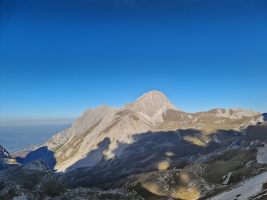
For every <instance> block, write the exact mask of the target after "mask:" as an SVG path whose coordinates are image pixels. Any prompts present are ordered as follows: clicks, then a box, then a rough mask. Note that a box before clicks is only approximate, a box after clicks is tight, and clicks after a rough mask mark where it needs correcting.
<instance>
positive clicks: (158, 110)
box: [126, 90, 176, 123]
mask: <svg viewBox="0 0 267 200" xmlns="http://www.w3.org/2000/svg"><path fill="white" fill-rule="evenodd" d="M126 107H127V108H129V109H131V110H134V111H135V112H137V113H138V114H140V115H141V116H143V117H145V118H146V119H149V120H150V121H152V122H153V123H159V122H161V121H162V114H163V113H164V112H166V110H169V109H173V110H176V108H175V106H174V105H173V104H172V103H171V102H170V101H169V99H168V98H167V97H166V96H165V95H164V93H162V92H160V91H157V90H153V91H150V92H147V93H145V94H143V95H142V96H141V97H139V98H138V99H137V100H136V101H135V102H134V103H131V104H127V105H126Z"/></svg>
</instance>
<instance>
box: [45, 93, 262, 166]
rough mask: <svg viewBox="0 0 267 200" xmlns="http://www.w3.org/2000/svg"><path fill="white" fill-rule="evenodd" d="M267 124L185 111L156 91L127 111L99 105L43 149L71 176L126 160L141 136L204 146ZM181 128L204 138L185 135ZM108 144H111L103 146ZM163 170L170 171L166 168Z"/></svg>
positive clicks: (240, 115) (247, 115)
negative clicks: (168, 136)
mask: <svg viewBox="0 0 267 200" xmlns="http://www.w3.org/2000/svg"><path fill="white" fill-rule="evenodd" d="M262 120H263V117H262V115H261V114H260V113H257V112H253V111H246V110H241V109H229V110H226V109H214V110H210V111H207V112H198V113H187V112H183V111H181V110H179V109H177V108H176V107H175V106H174V105H173V104H172V103H171V102H170V101H169V100H168V98H167V97H166V96H165V95H164V94H163V93H162V92H160V91H151V92H148V93H145V94H144V95H142V96H141V97H140V98H138V99H137V100H136V101H134V102H133V103H129V104H126V105H125V106H123V107H122V108H112V107H108V106H100V107H97V108H95V109H91V110H88V111H86V112H85V113H84V114H83V115H82V116H81V117H80V118H78V119H77V120H76V121H75V122H74V123H73V125H72V126H71V127H70V128H68V129H66V130H64V131H62V132H60V133H58V134H56V135H55V136H53V137H52V138H50V139H49V140H48V141H47V142H46V143H45V144H44V145H43V146H47V147H48V149H49V150H51V151H53V152H54V157H55V159H56V165H55V169H56V170H57V171H70V170H74V169H77V168H81V167H94V166H96V165H97V164H99V163H101V162H102V161H107V160H113V159H118V158H120V157H121V158H123V157H124V155H123V154H124V153H125V152H124V149H125V148H126V146H127V145H130V144H133V143H134V142H135V139H136V137H134V136H136V135H142V134H145V133H148V132H153V133H154V132H167V131H177V135H179V137H180V138H182V139H183V140H186V141H187V142H188V143H192V144H194V145H197V146H199V147H205V146H206V145H207V143H209V142H211V141H212V139H211V138H210V137H209V135H210V134H212V133H214V132H216V131H217V130H220V129H223V130H240V129H243V128H246V127H247V126H248V125H253V124H257V123H259V122H261V121H262ZM180 129H181V130H184V129H194V130H198V131H200V132H201V133H200V134H199V135H197V136H196V135H193V136H192V135H190V134H189V135H186V136H181V134H180V133H179V130H180ZM105 140H108V142H107V143H105V145H104V144H102V146H101V147H99V144H101V143H102V142H103V141H105ZM158 168H168V167H167V165H166V164H162V165H160V166H158Z"/></svg>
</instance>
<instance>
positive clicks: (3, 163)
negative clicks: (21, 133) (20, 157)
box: [0, 145, 18, 171]
mask: <svg viewBox="0 0 267 200" xmlns="http://www.w3.org/2000/svg"><path fill="white" fill-rule="evenodd" d="M17 164H18V163H17V162H16V160H15V159H14V158H13V157H12V156H11V155H10V154H9V152H8V151H7V150H6V149H5V148H4V147H2V146H1V145H0V171H1V170H3V169H6V168H8V167H10V166H13V165H17Z"/></svg>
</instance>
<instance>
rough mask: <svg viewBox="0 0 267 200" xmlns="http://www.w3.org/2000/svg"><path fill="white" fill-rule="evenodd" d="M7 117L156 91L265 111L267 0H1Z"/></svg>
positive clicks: (63, 113)
mask: <svg viewBox="0 0 267 200" xmlns="http://www.w3.org/2000/svg"><path fill="white" fill-rule="evenodd" d="M0 12H1V16H0V17H1V20H0V23H1V24H0V119H10V120H15V119H54V118H74V117H77V116H79V115H80V113H81V112H83V111H84V110H85V109H87V108H92V107H96V106H98V105H103V104H105V105H110V106H116V107H118V106H122V105H123V104H124V103H127V102H131V101H134V100H135V99H136V98H137V97H139V96H140V95H142V94H143V93H144V92H147V91H149V90H153V89H157V90H161V91H163V92H164V93H165V94H166V95H167V96H168V97H169V98H170V100H171V101H172V102H173V103H174V104H175V105H176V106H177V107H178V108H180V109H182V110H185V111H188V112H195V111H203V110H208V109H210V108H214V107H226V108H230V107H234V108H236V107H241V108H249V109H254V110H257V111H260V112H266V111H267V89H266V85H267V84H266V77H267V76H266V75H267V26H266V24H267V2H266V1H264V0H262V1H260V0H242V1H241V0H231V1H230V0H229V1H227V0H224V1H213V0H168V1H165V0H161V1H160V0H102V1H99V0H88V1H85V0H76V1H74V0H72V1H68V0H65V1H62V0H53V1H52V0H46V1H44V0H39V1H33V0H31V1H30V0H24V1H21V0H13V1H9V0H0Z"/></svg>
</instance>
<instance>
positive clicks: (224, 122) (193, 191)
mask: <svg viewBox="0 0 267 200" xmlns="http://www.w3.org/2000/svg"><path fill="white" fill-rule="evenodd" d="M264 120H266V115H265V114H262V113H258V112H254V111H250V110H244V109H221V108H218V109H212V110H209V111H206V112H197V113H187V112H184V111H182V110H180V109H178V108H176V107H175V106H174V105H173V104H172V103H171V102H170V101H169V100H168V98H167V97H166V96H165V95H164V94H163V93H162V92H160V91H151V92H148V93H146V94H144V95H143V96H141V97H140V98H138V99H137V100H136V101H135V102H133V103H129V104H126V105H125V106H123V107H122V108H112V107H108V106H100V107H97V108H95V109H90V110H87V111H86V112H84V114H83V115H82V116H81V117H80V118H78V119H77V120H76V121H75V122H74V123H73V124H72V126H71V127H70V128H68V129H66V130H64V131H62V132H60V133H58V134H56V135H54V136H53V137H52V138H50V139H49V140H48V141H47V142H46V143H44V144H43V145H41V146H40V147H38V148H36V149H34V150H32V151H31V152H29V153H28V154H27V155H26V156H25V157H23V158H17V161H18V162H19V163H15V164H16V167H17V170H14V171H12V170H11V168H9V170H10V172H9V173H8V174H5V175H2V176H1V180H2V182H3V185H4V186H3V187H7V186H6V185H9V186H10V184H11V183H12V184H13V185H14V184H17V185H20V186H19V187H20V189H16V191H17V190H18V191H20V192H21V193H23V192H24V193H25V195H26V193H31V192H30V191H29V189H28V190H27V188H26V189H25V185H24V183H21V180H20V181H18V180H17V179H16V178H15V177H16V176H15V175H17V174H18V173H20V174H24V175H25V173H26V174H27V171H30V172H31V173H33V172H35V171H38V173H37V174H38V175H35V176H38V177H40V178H39V179H36V180H38V181H36V185H39V187H41V188H42V189H40V191H42V193H41V192H39V193H38V190H37V189H36V188H37V186H36V185H34V184H33V185H34V186H33V187H32V190H34V191H36V194H38V195H43V196H53V198H58V199H64V198H66V196H68V198H69V199H75V198H78V197H81V198H85V199H86V198H87V197H88V195H89V196H90V197H91V198H92V199H101V198H102V199H164V198H166V199H168V198H174V199H200V198H209V197H211V196H214V195H216V194H217V193H220V192H221V191H223V190H226V189H229V188H231V187H232V186H234V185H235V184H237V183H239V182H240V181H242V180H244V179H246V178H249V177H251V176H255V175H257V174H259V173H261V172H263V171H265V169H266V166H265V160H267V159H265V156H266V158H267V155H266V154H267V153H265V152H267V150H266V151H265V149H266V148H265V146H264V145H265V141H266V139H267V136H266V135H267V133H266V122H264ZM3 152H4V151H3ZM259 152H260V153H259ZM3 155H6V156H7V157H8V159H13V160H14V158H12V157H11V156H10V155H9V154H7V153H3ZM5 159H6V158H5ZM7 166H8V165H5V166H4V167H2V168H1V169H2V170H3V169H4V168H5V169H6V168H7ZM25 166H26V167H25ZM12 169H14V168H12ZM13 175H14V176H13ZM6 177H10V180H12V181H13V182H12V181H11V182H7V181H4V180H6ZM18 177H19V176H18ZM23 177H24V176H23ZM44 177H46V178H44ZM46 180H47V181H48V182H49V181H52V182H53V183H54V184H55V185H57V187H58V188H59V189H58V191H59V192H53V190H52V189H51V188H50V190H49V188H48V191H49V192H45V191H46V190H47V188H46V187H47V185H48V184H47V182H46ZM12 184H11V185H12ZM21 188H22V189H21ZM65 188H68V189H70V188H72V189H71V190H69V191H65ZM74 188H76V189H74ZM92 188H94V189H92ZM95 188H98V189H95ZM51 190H52V192H51ZM111 190H112V191H113V192H112V191H111ZM115 191H116V192H115ZM17 193H19V192H17ZM21 193H20V194H21ZM99 195H100V196H101V195H102V196H101V198H100V197H99ZM105 195H106V197H107V196H108V198H104V197H105ZM237 195H238V194H237ZM252 195H254V194H251V196H252ZM0 196H1V194H0ZM240 196H242V194H240ZM88 198H89V197H88ZM89 199H90V198H89ZM218 199H223V198H220V197H218Z"/></svg>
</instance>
